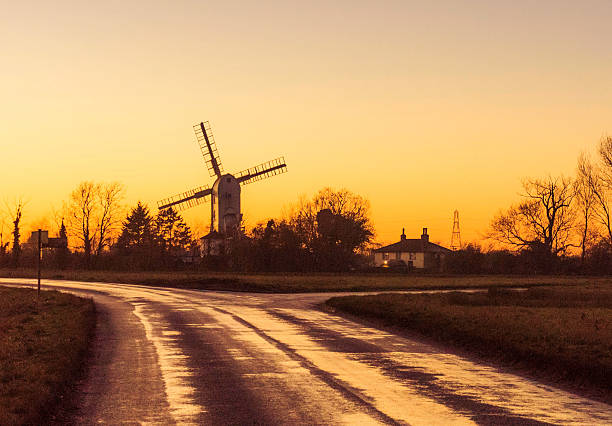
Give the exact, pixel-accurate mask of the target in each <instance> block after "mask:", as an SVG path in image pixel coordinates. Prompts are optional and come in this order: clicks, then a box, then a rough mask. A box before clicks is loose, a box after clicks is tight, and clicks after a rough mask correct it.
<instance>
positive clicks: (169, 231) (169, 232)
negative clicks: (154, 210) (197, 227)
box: [155, 208, 192, 254]
mask: <svg viewBox="0 0 612 426" xmlns="http://www.w3.org/2000/svg"><path fill="white" fill-rule="evenodd" d="M155 226H156V231H157V238H158V243H159V245H160V247H161V248H162V250H163V251H164V252H165V253H170V254H180V253H181V252H184V251H185V250H188V249H189V248H190V246H191V244H192V238H191V229H189V226H187V224H186V223H185V220H184V219H183V217H182V216H181V215H180V214H178V212H177V211H176V210H174V209H173V208H169V209H165V210H162V211H160V212H159V213H158V214H157V217H156V219H155Z"/></svg>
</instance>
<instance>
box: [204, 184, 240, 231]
mask: <svg viewBox="0 0 612 426" xmlns="http://www.w3.org/2000/svg"><path fill="white" fill-rule="evenodd" d="M211 196H212V200H211V201H212V203H211V209H210V214H211V226H212V229H213V230H215V231H217V232H219V233H221V234H230V233H232V232H233V231H234V230H236V229H239V228H240V223H241V222H242V213H241V211H240V183H239V182H238V180H237V179H236V178H235V177H234V176H232V175H230V174H229V173H228V174H225V175H223V176H221V177H220V178H217V180H216V181H215V183H214V184H213V187H212V194H211Z"/></svg>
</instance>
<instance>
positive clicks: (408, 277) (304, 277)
mask: <svg viewBox="0 0 612 426" xmlns="http://www.w3.org/2000/svg"><path fill="white" fill-rule="evenodd" d="M0 277H15V278H17V277H19V278H35V277H36V271H35V270H31V269H18V270H14V269H0ZM43 278H45V279H60V280H71V281H90V282H113V283H127V284H143V285H151V286H160V287H175V288H188V289H201V290H228V291H248V292H260V293H309V292H331V291H380V290H419V289H420V290H428V289H430V290H435V289H464V288H488V287H508V286H510V287H517V286H519V287H531V286H543V285H563V286H583V285H587V284H596V285H598V286H601V287H607V288H612V277H583V276H501V275H489V276H465V275H463V276H442V275H429V274H385V273H348V274H330V273H311V274H282V273H275V274H238V273H215V272H116V271H84V270H69V271H52V270H47V271H45V270H43Z"/></svg>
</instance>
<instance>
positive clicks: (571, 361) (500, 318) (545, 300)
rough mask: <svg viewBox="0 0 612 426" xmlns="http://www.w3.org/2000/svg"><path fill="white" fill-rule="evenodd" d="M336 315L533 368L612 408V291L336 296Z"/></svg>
mask: <svg viewBox="0 0 612 426" xmlns="http://www.w3.org/2000/svg"><path fill="white" fill-rule="evenodd" d="M327 306H328V307H331V308H332V309H334V310H337V311H341V312H345V313H348V314H351V315H354V316H358V317H362V318H367V319H369V320H373V321H375V322H376V323H378V324H380V325H383V326H391V327H395V328H400V329H404V330H409V331H413V332H417V333H419V334H421V335H424V336H428V337H430V338H433V339H434V340H437V341H439V342H441V343H444V344H450V345H451V346H452V345H455V346H457V347H461V348H464V349H468V350H469V351H472V352H474V353H476V354H478V355H479V356H482V357H485V358H488V359H494V360H499V361H503V362H506V363H511V364H512V365H514V366H518V367H521V368H527V369H528V370H530V371H531V372H532V373H535V374H536V375H539V376H542V375H543V376H545V377H547V378H550V379H552V380H554V381H557V382H561V383H565V384H571V385H572V386H573V387H574V388H576V387H577V388H582V389H583V390H584V389H586V390H587V391H588V392H593V393H594V395H596V396H598V397H600V398H602V399H604V400H606V401H607V402H608V403H610V402H612V288H610V287H609V286H608V287H603V288H602V287H601V286H597V285H586V286H583V287H565V288H560V287H556V288H555V287H537V288H530V289H529V290H527V291H513V290H508V289H500V288H495V289H490V290H489V291H488V292H486V293H473V294H468V293H458V292H451V293H444V294H435V295H432V294H414V295H407V294H380V295H371V296H347V297H334V298H332V299H330V300H328V301H327Z"/></svg>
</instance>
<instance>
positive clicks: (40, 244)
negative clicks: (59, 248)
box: [36, 229, 42, 298]
mask: <svg viewBox="0 0 612 426" xmlns="http://www.w3.org/2000/svg"><path fill="white" fill-rule="evenodd" d="M41 240H42V231H41V230H40V229H39V230H38V251H37V252H36V253H38V262H37V265H38V291H37V292H36V297H37V298H40V257H41V254H42V253H41V252H42V241H41Z"/></svg>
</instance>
